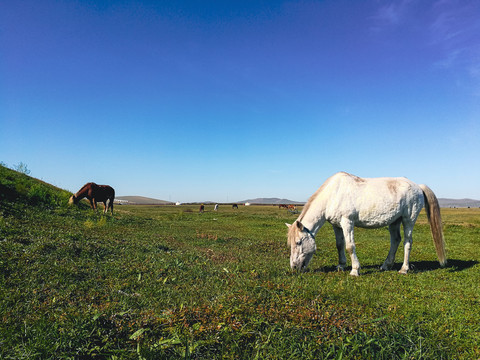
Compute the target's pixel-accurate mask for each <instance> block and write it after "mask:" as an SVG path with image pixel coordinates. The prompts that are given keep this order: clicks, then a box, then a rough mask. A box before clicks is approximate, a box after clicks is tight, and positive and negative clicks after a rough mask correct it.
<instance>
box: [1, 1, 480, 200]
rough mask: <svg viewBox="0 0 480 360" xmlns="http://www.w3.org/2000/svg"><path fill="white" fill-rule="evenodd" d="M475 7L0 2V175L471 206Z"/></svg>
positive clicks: (147, 190)
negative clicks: (401, 197)
mask: <svg viewBox="0 0 480 360" xmlns="http://www.w3.org/2000/svg"><path fill="white" fill-rule="evenodd" d="M479 19H480V2H479V1H477V0H471V1H469V0H440V1H420V0H418V1H415V0H404V1H381V0H375V1H354V0H350V1H346V0H326V1H249V0H242V1H208V0H202V1H200V0H197V1H193V0H192V1H96V0H95V1H94V0H90V1H80V0H77V1H73V0H72V1H69V0H63V1H61V0H42V1H37V0H24V1H17V0H3V1H1V2H0V161H2V162H3V163H5V164H7V165H8V166H13V165H15V164H18V163H20V162H23V163H24V164H26V165H27V166H28V168H29V169H30V171H31V175H32V176H34V177H37V178H39V179H42V180H44V181H47V182H49V183H52V184H54V185H56V186H59V187H61V188H64V189H67V190H70V191H73V192H75V191H77V190H78V189H79V188H80V187H81V186H82V185H83V184H84V183H86V182H88V181H94V182H97V183H99V184H110V185H112V186H113V187H114V188H115V189H116V193H117V195H118V196H121V195H141V196H147V197H153V198H157V199H163V200H171V201H181V202H186V201H207V200H212V201H218V202H226V201H230V202H232V201H240V200H244V199H248V198H255V197H280V198H288V199H291V200H296V201H305V200H307V199H308V197H309V196H310V195H311V194H312V193H313V192H314V191H315V190H316V189H317V188H318V187H319V186H320V185H321V184H322V183H323V181H325V179H326V178H328V177H329V176H330V175H332V174H333V173H335V172H337V171H347V172H351V173H353V174H356V175H358V176H362V177H377V176H406V177H408V178H410V179H411V180H413V181H415V182H417V183H425V184H428V185H429V186H430V187H431V188H432V189H433V190H434V191H435V193H436V194H437V196H438V197H452V198H464V197H469V198H475V199H480V21H479Z"/></svg>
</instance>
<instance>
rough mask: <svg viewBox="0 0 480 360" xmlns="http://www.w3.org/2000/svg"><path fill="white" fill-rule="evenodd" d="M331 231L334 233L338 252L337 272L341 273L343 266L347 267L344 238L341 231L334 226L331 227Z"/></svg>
mask: <svg viewBox="0 0 480 360" xmlns="http://www.w3.org/2000/svg"><path fill="white" fill-rule="evenodd" d="M333 231H334V232H335V240H336V243H337V251H338V265H337V270H338V271H343V270H345V266H347V257H346V256H345V237H344V236H343V230H342V229H341V228H339V227H337V226H335V225H333Z"/></svg>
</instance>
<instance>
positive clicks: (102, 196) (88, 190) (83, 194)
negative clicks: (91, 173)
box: [69, 182, 115, 215]
mask: <svg viewBox="0 0 480 360" xmlns="http://www.w3.org/2000/svg"><path fill="white" fill-rule="evenodd" d="M83 198H87V199H88V200H89V201H90V206H91V207H92V209H93V210H95V211H96V210H97V201H100V202H103V206H104V210H103V213H104V214H106V213H107V210H108V209H109V208H110V209H111V210H112V215H113V200H114V199H115V190H114V189H113V188H112V187H111V186H109V185H97V184H95V183H93V182H90V183H87V184H85V185H83V187H82V188H81V189H80V190H78V191H77V193H76V194H75V195H72V197H70V200H69V204H72V203H73V204H78V202H79V201H80V200H82V199H83ZM107 201H108V206H107Z"/></svg>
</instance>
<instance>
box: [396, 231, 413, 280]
mask: <svg viewBox="0 0 480 360" xmlns="http://www.w3.org/2000/svg"><path fill="white" fill-rule="evenodd" d="M412 233H413V225H412V224H406V223H403V236H404V238H405V239H404V255H403V265H402V268H401V269H400V271H399V273H400V274H404V275H406V274H407V272H408V270H409V269H410V251H411V250H412V242H413V239H412Z"/></svg>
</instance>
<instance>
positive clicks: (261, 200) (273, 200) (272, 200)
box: [238, 198, 304, 205]
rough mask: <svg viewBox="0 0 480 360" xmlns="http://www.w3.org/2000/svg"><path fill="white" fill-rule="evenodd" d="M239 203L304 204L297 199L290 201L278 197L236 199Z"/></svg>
mask: <svg viewBox="0 0 480 360" xmlns="http://www.w3.org/2000/svg"><path fill="white" fill-rule="evenodd" d="M238 203H239V204H241V203H250V204H261V205H280V204H297V205H299V204H304V203H302V202H298V201H292V200H288V199H279V198H256V199H248V200H243V201H238Z"/></svg>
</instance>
